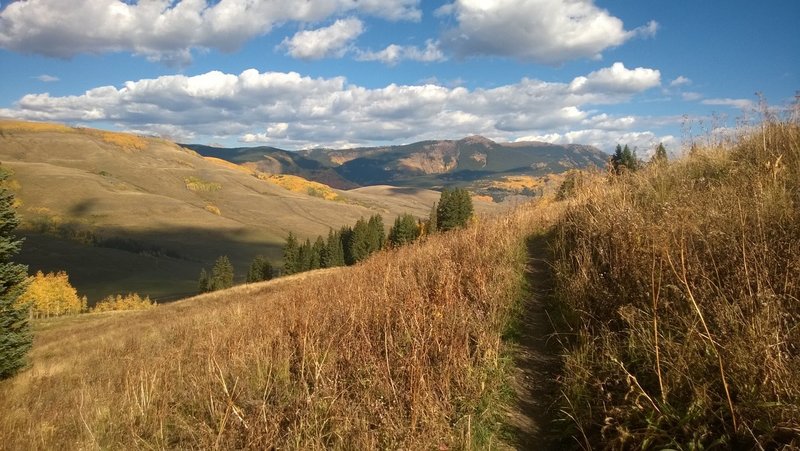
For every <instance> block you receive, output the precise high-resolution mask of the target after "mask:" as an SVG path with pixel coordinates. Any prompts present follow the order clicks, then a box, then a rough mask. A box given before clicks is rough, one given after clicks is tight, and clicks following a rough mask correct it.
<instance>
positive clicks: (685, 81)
mask: <svg viewBox="0 0 800 451" xmlns="http://www.w3.org/2000/svg"><path fill="white" fill-rule="evenodd" d="M690 84H692V80H690V79H688V78H686V77H684V76H683V75H679V76H678V78H676V79H674V80H672V81H671V82H669V85H670V86H672V87H676V86H686V85H690Z"/></svg>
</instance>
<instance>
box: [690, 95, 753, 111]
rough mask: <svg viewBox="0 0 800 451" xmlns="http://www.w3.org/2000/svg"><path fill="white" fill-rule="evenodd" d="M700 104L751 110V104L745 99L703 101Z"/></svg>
mask: <svg viewBox="0 0 800 451" xmlns="http://www.w3.org/2000/svg"><path fill="white" fill-rule="evenodd" d="M700 103H702V104H703V105H716V106H729V107H732V108H739V109H741V110H746V109H750V108H753V102H752V101H751V100H747V99H728V98H725V99H705V100H703V101H701V102H700Z"/></svg>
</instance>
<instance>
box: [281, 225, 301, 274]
mask: <svg viewBox="0 0 800 451" xmlns="http://www.w3.org/2000/svg"><path fill="white" fill-rule="evenodd" d="M299 252H300V249H299V247H298V245H297V238H296V237H295V236H294V234H293V233H292V232H289V236H288V237H286V244H285V245H284V246H283V273H284V274H285V275H287V276H288V275H290V274H295V273H297V272H300V268H299V258H298V257H299Z"/></svg>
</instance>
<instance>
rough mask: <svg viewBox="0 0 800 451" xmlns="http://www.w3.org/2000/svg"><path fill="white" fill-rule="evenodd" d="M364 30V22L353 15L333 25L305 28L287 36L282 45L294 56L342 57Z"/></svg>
mask: <svg viewBox="0 0 800 451" xmlns="http://www.w3.org/2000/svg"><path fill="white" fill-rule="evenodd" d="M363 32H364V24H363V23H362V22H361V21H360V20H358V19H356V18H354V17H352V18H349V19H340V20H337V21H336V22H334V23H333V24H332V25H330V26H328V27H324V28H318V29H316V30H304V31H299V32H297V33H295V35H294V36H292V37H291V38H286V39H284V40H283V42H282V43H281V45H280V47H283V48H285V49H286V54H287V55H290V56H292V57H293V58H300V59H320V58H325V57H331V56H334V57H337V58H341V57H342V56H344V54H345V53H346V52H347V49H348V46H349V45H350V43H351V42H353V40H354V39H355V38H357V37H358V36H359V35H361V33H363Z"/></svg>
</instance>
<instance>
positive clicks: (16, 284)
mask: <svg viewBox="0 0 800 451" xmlns="http://www.w3.org/2000/svg"><path fill="white" fill-rule="evenodd" d="M7 178H8V173H7V172H6V171H5V170H3V169H2V168H0V379H5V378H7V377H10V376H12V375H14V374H15V373H16V372H17V371H19V370H20V369H21V368H22V367H24V366H25V356H26V354H27V353H28V350H30V348H31V343H32V340H33V338H32V336H31V332H30V326H29V325H28V309H27V308H26V307H25V306H22V305H19V304H18V303H17V299H18V298H19V296H20V295H21V294H22V292H23V291H24V290H25V283H26V276H27V271H28V268H27V267H26V266H24V265H20V264H17V263H13V262H12V261H11V258H13V257H14V256H15V255H16V254H17V253H18V252H19V250H20V248H21V246H22V240H20V239H17V238H16V237H15V236H14V235H13V232H14V230H15V229H16V228H17V226H18V225H19V218H18V217H17V213H16V211H15V210H14V195H13V193H12V192H11V191H10V190H8V189H7V188H6V187H5V186H4V184H3V183H2V182H3V181H5V180H6V179H7Z"/></svg>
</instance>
